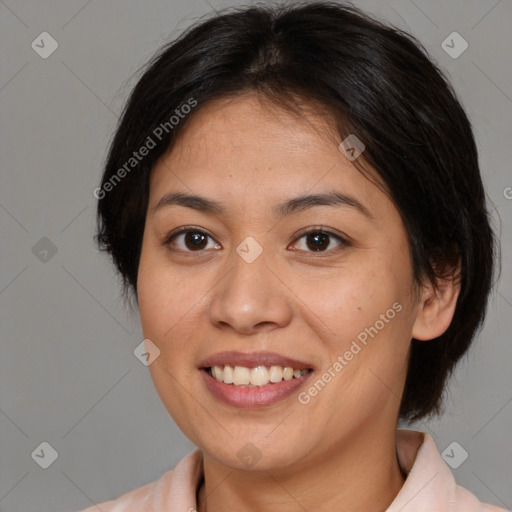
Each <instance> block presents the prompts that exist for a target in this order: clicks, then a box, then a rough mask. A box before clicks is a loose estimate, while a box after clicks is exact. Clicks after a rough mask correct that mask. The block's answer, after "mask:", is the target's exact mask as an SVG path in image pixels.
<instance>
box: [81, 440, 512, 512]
mask: <svg viewBox="0 0 512 512" xmlns="http://www.w3.org/2000/svg"><path fill="white" fill-rule="evenodd" d="M396 448H397V454H398V461H399V464H400V467H401V468H402V470H403V471H404V472H405V473H406V474H407V478H406V480H405V483H404V485H403V487H402V488H401V489H400V492H399V493H398V494H397V496H396V497H395V499H394V500H393V503H391V505H390V506H389V507H388V508H387V509H386V512H507V511H506V510H505V509H504V508H499V507H496V506H494V505H489V504H486V503H481V502H480V501H479V500H478V499H477V498H476V496H475V495H474V494H472V493H471V492H469V491H468V490H467V489H464V488H463V487H460V486H459V485H457V483H456V482H455V479H454V477H453V475H452V473H451V471H450V469H449V468H448V466H447V465H446V463H445V462H444V460H443V459H442V458H441V455H440V454H439V451H438V450H437V447H436V445H435V443H434V440H433V439H432V437H431V436H430V435H429V434H426V433H423V432H416V431H413V430H397V434H396ZM202 473H203V469H202V453H201V452H200V451H199V450H198V449H196V450H194V451H193V452H192V453H189V454H188V455H186V456H185V457H184V458H183V459H182V460H181V461H180V462H179V463H178V465H177V466H176V468H175V469H174V471H168V472H167V473H164V474H163V475H162V476H161V477H160V478H159V479H158V480H157V481H155V482H152V483H149V484H146V485H144V486H143V487H139V488H138V489H135V490H133V491H130V492H128V493H126V494H124V495H123V496H121V497H120V498H118V499H116V500H111V501H106V502H104V503H99V504H98V505H95V506H92V507H90V508H88V509H86V510H83V511H82V512H98V510H101V512H195V511H196V507H197V503H196V491H197V487H198V485H199V481H200V479H201V477H202Z"/></svg>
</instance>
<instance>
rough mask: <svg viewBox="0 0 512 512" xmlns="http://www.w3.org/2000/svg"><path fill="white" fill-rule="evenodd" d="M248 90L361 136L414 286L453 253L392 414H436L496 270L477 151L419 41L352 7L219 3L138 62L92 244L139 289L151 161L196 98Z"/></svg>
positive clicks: (437, 272)
mask: <svg viewBox="0 0 512 512" xmlns="http://www.w3.org/2000/svg"><path fill="white" fill-rule="evenodd" d="M244 92H258V93H259V94H260V96H261V97H264V98H269V99H271V100H272V101H274V102H276V103H277V104H279V105H281V106H283V108H284V107H285V106H286V105H297V104H298V102H297V98H300V99H302V100H305V102H306V103H307V102H310V103H311V102H315V103H317V104H320V105H323V106H324V107H325V112H328V113H329V114H330V115H331V116H332V119H333V120H334V121H335V123H336V124H335V126H336V129H337V130H338V132H339V136H340V137H341V140H344V138H345V137H346V136H348V135H349V134H351V133H353V134H356V136H357V137H358V139H360V140H361V141H362V142H363V143H364V145H365V151H364V153H363V154H362V155H361V156H360V157H359V158H358V159H357V163H358V164H359V167H361V169H362V168H363V164H366V165H368V166H369V167H370V168H371V169H374V170H375V171H376V172H377V174H378V176H379V181H382V182H383V184H384V187H385V189H386V191H387V193H388V195H389V196H390V198H391V199H392V201H393V203H394V204H395V206H396V208H397V210H398V211H399V213H400V215H401V217H402V220H403V222H404V225H405V227H406V230H407V234H408V240H409V247H410V253H411V259H412V265H413V272H414V282H415V284H418V285H419V284H421V283H424V282H425V280H427V282H431V283H432V284H434V285H435V284H436V282H438V279H441V278H443V277H446V276H453V269H454V268H456V267H457V263H458V262H460V267H459V268H460V271H459V272H458V274H457V275H456V276H455V278H456V279H458V281H459V282H460V295H459V298H458V301H457V305H456V309H455V313H454V316H453V320H452V322H451V324H450V326H449V328H448V329H447V330H446V332H445V333H444V334H442V335H441V336H439V337H438V338H436V339H435V340H432V341H427V342H425V341H419V340H415V339H413V340H412V342H411V351H410V356H409V362H408V373H407V380H406V384H405V389H404V393H403V396H402V400H401V405H400V412H399V414H400V417H401V418H402V419H409V420H419V419H421V418H423V417H425V416H427V415H432V414H439V413H440V412H441V406H442V399H443V390H444V389H445V385H446V381H447V379H448V378H449V376H450V375H451V373H452V371H453V369H454V367H455V365H456V363H457V361H458V360H459V359H460V358H461V357H462V355H463V354H464V353H465V352H466V351H467V350H468V348H469V346H470V344H471V342H472V340H473V338H474V337H475V335H476V333H477V332H478V330H479V329H480V328H481V325H482V323H483V319H484V316H485V311H486V308H487V301H488V296H489V292H490V289H491V286H492V279H493V275H494V255H495V247H496V243H495V237H494V233H493V230H492V227H491V225H490V216H489V212H488V209H487V205H486V198H485V191H484V187H483V184H482V180H481V176H480V171H479V166H478V155H477V149H476V145H475V141H474V137H473V133H472V128H471V124H470V121H469V120H468V117H467V116H466V114H465V112H464V109H463V107H462V106H461V104H460V102H459V100H458V99H457V97H456V94H455V93H454V91H453V89H452V87H451V85H450V84H449V82H448V80H447V79H446V78H445V76H444V75H443V73H442V72H441V71H440V70H439V69H438V68H437V66H436V65H435V64H434V63H433V61H432V60H431V59H430V58H429V56H428V54H427V52H426V50H425V49H424V47H423V46H422V45H421V43H419V42H418V41H417V40H416V39H415V38H414V37H413V36H411V35H410V34H408V33H406V32H404V31H402V30H400V29H398V28H396V27H393V26H391V25H388V24H385V23H383V22H380V21H378V20H376V19H374V18H373V17H371V16H369V15H368V14H366V13H364V12H362V11H360V10H359V9H357V8H355V7H353V6H352V5H346V4H343V5H342V4H339V3H334V2H305V3H295V4H292V5H286V6H254V7H245V8H236V9H228V10H226V11H223V12H221V13H217V14H215V15H212V16H209V17H208V18H207V19H203V20H200V22H198V23H197V24H196V25H194V26H192V27H190V28H189V29H188V30H186V31H185V32H184V33H182V34H181V35H180V36H179V37H178V38H176V39H175V40H173V41H172V42H170V43H169V44H167V45H166V46H164V47H163V48H162V49H161V50H160V51H159V52H157V54H155V56H154V57H153V58H152V59H151V60H150V61H149V62H148V64H147V67H146V69H145V70H144V72H143V74H142V76H141V78H140V79H139V81H138V83H137V84H136V86H135V87H134V89H133V91H132V93H131V95H130V97H129V99H128V101H127V103H126V106H125V108H124V111H123V113H122V116H121V118H120V120H119V123H118V126H117V129H116V132H115V135H114V138H113V140H112V142H111V144H110V149H109V153H108V156H107V159H106V163H105V168H104V173H103V177H102V181H101V186H100V187H98V188H97V189H96V191H95V196H96V197H97V198H98V208H97V224H98V225H97V229H98V231H97V234H96V236H95V240H96V242H97V244H98V247H99V248H100V249H101V250H104V251H107V252H108V253H110V255H111V258H112V260H113V262H114V264H115V266H116V267H117V270H118V272H119V275H120V276H121V277H122V280H123V284H124V290H125V293H126V294H127V295H129V294H130V292H133V296H134V297H135V299H137V288H136V286H137V273H138V266H139V260H140V253H141V246H142V237H143V231H144V224H145V217H146V210H147V206H148V197H149V177H150V173H151V170H152V168H153V167H154V165H155V163H156V162H157V160H158V159H159V158H160V157H161V156H162V155H163V154H164V153H165V152H166V151H167V150H169V149H172V143H173V141H175V140H176V136H177V134H178V133H179V132H180V131H181V130H182V129H183V127H184V126H185V125H186V123H187V121H188V120H189V119H190V118H191V117H192V116H194V114H195V113H196V112H197V111H198V110H199V109H200V108H201V106H202V105H205V104H206V103H208V102H209V101H211V100H213V99H218V98H221V97H234V96H236V95H239V94H241V93H244ZM185 105H188V106H187V108H185ZM192 106H193V107H194V108H191V107H192ZM189 107H190V108H189ZM187 112H188V114H187ZM143 147H146V148H150V149H147V150H146V151H140V153H141V154H142V153H144V154H145V156H144V157H142V156H141V155H139V154H138V153H137V152H138V151H139V150H140V149H141V148H143ZM134 152H135V153H137V155H136V157H135V156H134V155H135V153H134ZM132 164H133V165H132ZM361 169H360V170H361ZM133 296H132V297H133Z"/></svg>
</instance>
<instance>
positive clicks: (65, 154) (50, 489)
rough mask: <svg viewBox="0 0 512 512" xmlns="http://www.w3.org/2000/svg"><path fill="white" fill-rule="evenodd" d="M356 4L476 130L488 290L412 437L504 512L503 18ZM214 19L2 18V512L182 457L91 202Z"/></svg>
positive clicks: (459, 7)
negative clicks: (157, 87)
mask: <svg viewBox="0 0 512 512" xmlns="http://www.w3.org/2000/svg"><path fill="white" fill-rule="evenodd" d="M355 3H356V5H359V6H361V7H363V8H366V9H367V10H369V11H371V12H374V13H376V14H377V15H379V16H380V17H382V18H384V19H387V20H389V21H391V22H392V23H394V24H396V25H398V26H399V27H401V28H406V29H407V30H409V31H411V32H412V33H413V34H414V35H416V36H417V37H418V38H419V39H420V40H421V41H422V42H423V43H424V44H425V45H426V47H427V49H428V50H429V52H430V53H431V54H432V55H433V56H434V58H435V59H436V60H437V62H438V63H439V65H440V66H441V68H442V69H443V70H445V71H447V72H448V74H449V76H450V77H451V80H452V82H453V84H454V86H455V88H456V90H457V91H458V93H459V95H460V97H461V99H462V101H463V103H464V105H465V107H466V109H467V111H468V113H469V115H470V117H471V119H472V122H473V123H474V127H475V131H476V136H477V139H478V144H479V149H480V155H481V164H482V172H483V175H484V180H485V183H486V187H487V191H488V194H489V197H490V199H491V200H492V202H493V205H494V212H493V216H494V218H495V219H496V225H497V227H498V231H499V234H500V237H501V241H502V251H503V273H502V276H501V280H500V282H499V284H498V286H497V287H496V289H495V292H494V295H493V297H492V300H491V303H490V310H489V314H488V318H487V321H486V324H485V328H484V329H483V331H482V333H481V335H480V336H479V338H478V340H477V342H476V343H475V347H474V350H473V351H472V352H471V354H470V355H469V356H468V357H467V358H466V359H465V360H464V362H463V363H462V364H461V365H460V367H459V368H458V371H457V372H456V375H455V378H454V380H453V382H452V386H451V390H450V394H449V397H448V400H447V403H446V413H445V415H444V416H443V417H442V418H441V419H439V420H436V421H431V422H429V423H422V424H420V425H413V426H412V428H417V429H418V430H424V431H427V432H430V433H431V434H432V435H433V437H434V439H435V440H436V443H437V445H438V448H439V449H440V451H443V450H444V449H445V448H446V447H447V446H448V445H449V444H450V443H452V442H453V441H456V442H457V443H459V444H460V445H461V446H462V447H463V448H464V449H465V450H466V451H467V452H468V453H469V457H468V459H467V460H466V461H465V462H464V463H463V464H461V465H460V467H459V468H457V469H454V470H453V471H454V474H455V477H456V479H457V481H458V482H459V484H461V485H463V486H464V487H467V488H468V489H470V490H471V491H472V492H474V493H475V494H477V496H478V497H479V498H480V499H481V500H482V501H489V502H492V503H495V504H497V505H500V506H502V507H505V508H510V507H511V506H512V486H511V485H510V484H511V482H512V469H511V462H510V461H511V460H512V448H511V445H512V443H511V441H510V432H512V385H511V384H512V383H511V373H510V363H511V361H512V344H511V343H510V333H511V332H512V328H511V317H512V282H511V276H510V272H509V270H510V259H511V256H512V255H511V249H512V243H511V242H512V215H511V211H512V189H511V188H508V187H512V176H511V173H510V167H509V165H510V164H509V163H510V162H511V161H512V144H511V143H510V137H511V135H512V130H511V128H510V119H511V117H512V89H511V83H512V76H511V65H510V63H511V62H512V61H511V50H510V49H511V48H512V37H511V29H510V27H511V21H512V2H511V1H510V0H501V1H497V0H472V1H462V0H458V1H450V2H445V1H441V0H438V1H426V0H415V1H414V2H413V1H409V0H394V1H386V2H376V1H373V2H372V1H356V2H355ZM227 5H240V2H237V1H234V0H233V1H231V2H226V1H223V0H208V1H206V0H176V1H169V0H166V1H152V2H142V1H136V0H130V1H123V2H121V1H120V0H117V1H109V2H107V1H99V0H92V1H91V0H90V1H86V0H76V1H69V0H68V1H46V2H40V1H35V0H31V1H28V0H5V1H0V34H1V42H2V44H1V46H0V59H1V72H0V119H1V131H2V138H1V147H0V155H1V178H2V186H1V189H0V222H1V243H2V258H1V274H0V308H1V341H2V345H1V359H0V435H1V445H0V510H1V511H2V512H18V511H20V512H21V511H23V512H35V511H38V512H47V511H55V512H57V511H70V510H79V509H83V508H86V507H89V506H91V505H92V504H93V503H98V502H101V501H104V500H107V499H111V498H114V497H117V496H119V495H121V494H123V493H125V492H127V491H128V490H131V489H134V488H136V487H139V486H141V485H143V484H145V483H148V482H150V481H154V480H156V479H157V478H158V477H159V476H160V475H161V474H163V473H164V472H165V471H167V470H169V469H172V468H173V467H174V466H175V464H176V463H177V462H178V461H179V460H180V459H181V457H182V456H184V455H185V454H186V453H188V452H190V451H191V450H192V448H193V446H192V444H191V443H190V442H189V441H188V440H187V439H186V438H185V437H184V436H183V434H181V432H180V431H179V430H178V428H177V427H176V426H175V425H174V423H173V421H172V419H171V418H170V417H169V415H168V414H167V412H166V411H165V409H164V407H163V405H162V404H161V402H160V400H159V398H158V396H157V394H156V392H155V391H154V389H153V385H152V382H151V379H150V376H149V372H148V369H147V368H146V367H145V366H143V365H142V364H141V363H140V362H139V360H138V359H136V358H135V357H134V355H133V350H134V348H135V347H136V346H137V345H138V344H139V343H140V342H141V340H142V335H141V330H140V326H139V322H138V318H137V315H136V314H131V313H130V312H129V311H128V309H127V308H126V307H125V306H124V304H123V301H122V299H121V298H120V293H119V292H120V289H119V287H118V281H117V279H116V277H115V275H114V272H113V267H111V266H110V264H109V261H108V259H107V257H106V256H105V255H102V254H99V253H98V252H97V251H96V249H95V248H94V244H93V242H92V236H93V233H94V213H95V212H94V208H95V199H94V197H93V194H92V191H93V189H94V188H95V187H96V186H97V184H98V181H99V176H100V172H101V166H102V163H103V161H104V158H105V156H106V148H107V145H108V142H109V140H110V137H111V134H112V132H113V130H114V128H115V124H116V121H117V117H118V115H119V113H120V110H121V108H122V105H123V102H124V101H125V99H126V97H127V94H128V93H129V91H130V90H131V88H132V87H133V85H134V83H135V79H134V78H133V76H132V75H133V74H134V73H135V72H136V70H137V69H138V68H139V67H140V66H141V65H143V64H144V63H145V62H146V61H147V59H148V58H149V57H151V56H152V54H153V52H154V51H155V50H157V49H158V48H159V47H160V46H161V45H162V44H163V43H164V42H165V41H166V40H168V39H169V38H170V37H174V36H176V35H178V34H179V33H180V32H181V30H183V29H184V28H185V27H187V26H188V25H190V24H191V23H192V22H193V21H194V20H196V19H197V17H199V16H201V15H204V14H206V13H208V12H211V11H212V10H213V9H218V8H221V7H224V6H227ZM43 31H47V32H49V33H50V34H51V36H52V37H53V38H54V39H55V40H56V41H57V42H58V45H59V46H58V48H57V50H56V51H55V52H54V53H53V54H52V55H51V56H49V57H48V58H47V59H43V58H41V57H40V56H39V54H38V53H36V51H34V50H33V49H32V47H31V43H32V41H34V40H35V39H36V38H37V36H39V34H41V33H42V32H43ZM453 31H457V32H459V33H460V34H461V35H462V37H463V38H464V39H465V40H466V41H467V42H468V44H469V47H468V49H467V50H466V51H465V52H464V53H463V54H462V55H460V56H459V57H458V58H452V57H451V56H449V55H448V54H447V53H446V52H445V51H444V50H443V48H442V47H441V43H442V42H443V41H444V40H445V39H446V37H447V36H448V35H449V34H451V33H452V32H453ZM457 44H459V43H457ZM46 48H48V46H46ZM43 237H47V238H48V239H49V240H51V242H52V244H53V245H54V246H55V248H56V249H57V252H56V253H55V254H54V255H53V254H52V251H51V248H52V247H51V246H50V245H49V244H48V242H47V241H42V242H39V241H40V239H41V238H43ZM38 242H39V245H37V246H36V244H37V243H38ZM45 244H46V245H45ZM34 246H36V249H33V247H34ZM45 249H46V250H47V251H48V252H47V253H44V250H45ZM54 250H55V249H54ZM43 441H46V442H48V443H50V445H51V446H52V447H53V448H54V449H55V450H56V451H57V452H58V458H57V459H56V461H55V462H54V463H53V464H52V465H51V466H50V467H49V468H48V469H42V468H41V467H40V466H39V465H38V464H36V462H35V458H34V459H33V458H32V457H31V453H32V452H33V451H34V450H35V449H36V448H37V447H38V446H39V445H40V443H41V442H43ZM457 450H460V449H459V448H457ZM46 453H48V452H46ZM45 456H46V455H45ZM457 456H460V453H459V454H457Z"/></svg>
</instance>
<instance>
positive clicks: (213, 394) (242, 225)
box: [137, 95, 420, 469]
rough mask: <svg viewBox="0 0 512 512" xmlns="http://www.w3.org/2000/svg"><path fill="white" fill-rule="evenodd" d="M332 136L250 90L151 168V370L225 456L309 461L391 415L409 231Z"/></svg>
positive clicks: (207, 443)
mask: <svg viewBox="0 0 512 512" xmlns="http://www.w3.org/2000/svg"><path fill="white" fill-rule="evenodd" d="M330 130H331V131H330ZM329 134H332V129H331V128H330V127H329V126H328V125H327V124H325V120H322V119H321V118H315V117H313V116H310V117H309V118H308V121H307V122H304V120H299V119H298V118H297V117H294V116H293V115H292V114H290V113H288V112H285V111H282V110H280V109H278V108H277V107H276V108H274V110H273V111H271V110H269V108H268V105H264V106H262V105H261V104H260V102H259V101H258V99H257V97H256V96H255V95H245V96H242V97H239V98H237V99H231V100H217V101H214V102H211V103H209V104H208V105H207V106H205V107H204V108H203V109H202V110H201V111H198V112H197V113H196V114H195V115H194V117H193V118H191V119H190V123H189V124H188V125H187V126H186V127H185V129H184V131H183V132H182V133H181V134H180V137H179V139H178V140H177V141H176V145H175V146H174V148H173V149H172V152H170V153H167V154H166V155H164V157H162V158H161V159H160V161H159V163H158V164H157V165H156V167H155V168H154V171H153V173H152V176H151V182H150V198H149V207H148V211H147V218H146V225H145V230H144V238H143V244H142V254H141V259H140V266H139V274H138V286H137V287H138V301H139V306H140V316H141V323H142V329H143V334H144V337H145V338H147V339H149V340H151V342H152V343H153V344H154V345H156V346H157V347H158V349H159V350H160V355H159V356H158V357H157V358H156V359H155V361H154V362H153V363H152V364H151V365H150V366H149V368H150V371H151V375H152V378H153V380H154V383H155V386H156V389H157V391H158V393H159V395H160V397H161V399H162V401H163V403H164V404H165V406H166V408H167V409H168V411H169V413H170V414H171V415H172V417H173V418H174V419H175V421H176V423H177V424H178V425H179V427H180V428H181V429H182V430H183V432H184V433H185V434H186V435H187V436H188V437H189V438H190V439H191V440H192V442H193V443H195V444H196V445H197V446H198V447H200V448H201V449H202V450H203V451H204V452H205V453H206V454H208V455H209V456H210V457H213V458H214V459H216V460H217V461H219V462H221V463H223V464H225V465H227V466H229V467H232V468H239V469H243V468H248V467H250V466H251V465H252V464H254V462H257V466H256V467H257V468H258V469H261V468H263V469H265V468H266V469H270V468H274V469H276V468H285V467H287V466H289V465H293V464H302V463H307V462H308V461H309V462H311V460H313V459H315V458H316V459H317V460H319V459H318V457H324V456H326V455H327V454H330V453H333V450H334V451H335V450H343V449H347V447H348V446H351V445H353V444H354V442H355V441H356V440H357V439H358V438H360V439H361V438H362V437H361V436H371V435H376V433H382V432H388V433H389V432H391V431H393V432H394V429H395V427H396V419H397V415H398V409H399V404H400V397H401V393H402V390H403V386H404V382H405V377H406V369H407V356H408V351H409V345H410V340H411V337H412V336H413V331H414V326H415V322H416V321H417V316H418V311H419V309H420V308H419V307H418V305H417V302H416V295H415V292H414V287H413V275H412V267H411V260H410V254H409V249H408V243H407V235H406V231H405V229H404V225H403V223H402V221H401V218H400V215H399V213H398V211H397V209H396V208H395V207H394V205H393V204H392V202H391V201H390V200H389V199H388V197H387V196H386V195H385V194H384V193H383V192H382V191H381V190H380V189H379V188H378V187H377V186H375V185H374V184H372V183H371V182H370V181H369V180H368V179H366V178H365V177H364V176H363V175H362V174H361V173H360V172H358V171H357V170H356V169H355V168H354V166H353V165H352V162H351V161H350V160H349V159H347V158H346V157H345V155H344V154H343V153H342V152H341V151H340V150H339V149H338V146H337V144H336V143H335V142H333V139H332V137H329ZM339 142H341V141H338V143H339ZM178 193H179V194H183V195H187V196H200V197H201V198H203V199H204V201H211V202H215V204H216V205H217V206H218V207H217V208H210V209H208V208H206V207H205V203H204V202H202V201H199V200H193V199H191V200H189V201H188V203H187V204H184V202H183V201H182V202H181V204H180V202H179V201H176V200H172V197H171V196H170V195H171V194H178ZM334 194H337V197H338V200H333V198H334V197H335V196H334ZM311 195H312V196H324V195H325V196H326V197H324V198H323V199H321V198H319V197H316V198H311V199H309V200H307V199H304V197H305V196H311ZM327 195H328V197H327ZM283 205H286V206H283ZM185 228H186V230H187V232H185V233H182V234H177V235H176V236H172V235H173V234H175V233H177V232H178V231H181V230H182V229H185ZM315 228H317V230H318V229H319V230H320V231H321V232H320V233H315V232H313V233H312V234H308V233H309V232H311V231H314V229H315ZM148 346H149V345H148ZM263 353H264V354H263ZM212 366H216V367H217V368H215V369H212V370H211V371H212V373H214V374H215V376H211V375H210V370H209V368H210V367H212ZM226 366H227V367H228V368H226ZM234 366H238V367H239V368H236V369H234ZM258 366H259V368H257V367H258ZM271 367H273V368H271ZM285 367H291V368H292V369H294V370H306V372H305V374H304V375H302V376H301V374H302V373H304V372H296V376H295V377H298V378H295V377H293V378H290V373H291V371H290V370H289V369H284V368H285ZM230 368H233V371H231V370H230ZM218 379H220V380H218ZM269 379H270V380H273V381H276V382H269ZM233 380H234V383H233ZM223 381H227V382H228V383H225V382H223ZM248 381H249V382H253V383H254V384H252V385H251V386H248V385H247V382H248ZM230 382H231V383H230ZM249 443H250V444H249ZM251 457H252V458H251ZM251 461H252V462H251ZM297 467H298V466H297Z"/></svg>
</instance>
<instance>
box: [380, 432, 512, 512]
mask: <svg viewBox="0 0 512 512" xmlns="http://www.w3.org/2000/svg"><path fill="white" fill-rule="evenodd" d="M396 448H397V455H398V460H399V463H400V466H401V468H402V470H403V471H404V473H405V474H406V475H407V478H406V480H405V483H404V485H403V487H402V489H401V490H400V492H399V493H398V495H397V497H396V498H395V500H394V501H393V503H392V504H391V506H390V507H389V508H388V510H387V511H386V512H398V511H400V512H424V511H425V512H426V511H431V510H437V511H439V512H507V511H506V510H505V509H503V508H500V507H497V506H494V505H490V504H487V503H482V502H481V501H479V500H478V498H477V497H476V496H475V495H474V494H473V493H471V492H470V491H469V490H468V489H465V488H464V487H461V486H460V485H457V483H456V481H455V478H454V476H453V474H452V472H451V470H450V468H449V467H448V465H447V464H446V462H445V461H444V460H443V458H442V457H441V454H440V453H439V450H438V449H437V446H436V444H435V442H434V439H433V438H432V437H431V436H430V435H429V434H426V433H424V432H416V431H412V430H398V431H397V436H396Z"/></svg>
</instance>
